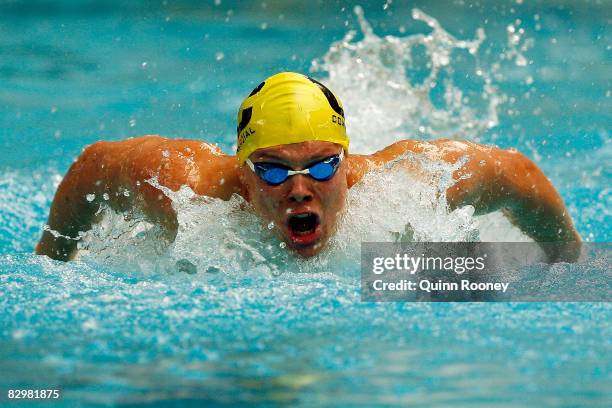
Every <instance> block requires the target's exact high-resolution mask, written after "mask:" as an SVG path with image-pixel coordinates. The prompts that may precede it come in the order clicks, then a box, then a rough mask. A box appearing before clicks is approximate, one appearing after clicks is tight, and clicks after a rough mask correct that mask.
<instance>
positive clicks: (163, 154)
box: [162, 150, 170, 157]
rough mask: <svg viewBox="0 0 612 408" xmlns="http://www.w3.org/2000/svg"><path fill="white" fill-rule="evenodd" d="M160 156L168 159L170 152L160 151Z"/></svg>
mask: <svg viewBox="0 0 612 408" xmlns="http://www.w3.org/2000/svg"><path fill="white" fill-rule="evenodd" d="M162 156H164V157H170V152H169V151H167V150H164V151H162Z"/></svg>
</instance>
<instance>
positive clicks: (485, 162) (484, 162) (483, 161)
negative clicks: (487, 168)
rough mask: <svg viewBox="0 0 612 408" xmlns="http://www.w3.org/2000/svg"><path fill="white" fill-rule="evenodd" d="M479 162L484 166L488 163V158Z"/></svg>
mask: <svg viewBox="0 0 612 408" xmlns="http://www.w3.org/2000/svg"><path fill="white" fill-rule="evenodd" d="M478 164H480V167H484V165H485V164H487V161H486V160H481V161H479V162H478Z"/></svg>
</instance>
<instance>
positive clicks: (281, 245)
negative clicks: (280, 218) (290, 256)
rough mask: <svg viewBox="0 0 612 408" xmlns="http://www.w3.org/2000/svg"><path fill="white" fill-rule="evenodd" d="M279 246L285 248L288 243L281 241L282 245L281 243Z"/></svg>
mask: <svg viewBox="0 0 612 408" xmlns="http://www.w3.org/2000/svg"><path fill="white" fill-rule="evenodd" d="M279 247H281V248H283V249H284V248H287V244H285V243H284V242H281V243H280V245H279Z"/></svg>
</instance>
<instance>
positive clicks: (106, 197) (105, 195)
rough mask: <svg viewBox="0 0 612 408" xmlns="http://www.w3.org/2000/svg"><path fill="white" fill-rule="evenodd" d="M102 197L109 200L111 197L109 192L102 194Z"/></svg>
mask: <svg viewBox="0 0 612 408" xmlns="http://www.w3.org/2000/svg"><path fill="white" fill-rule="evenodd" d="M102 198H103V199H104V201H108V199H109V198H110V197H109V195H108V194H107V193H104V194H102Z"/></svg>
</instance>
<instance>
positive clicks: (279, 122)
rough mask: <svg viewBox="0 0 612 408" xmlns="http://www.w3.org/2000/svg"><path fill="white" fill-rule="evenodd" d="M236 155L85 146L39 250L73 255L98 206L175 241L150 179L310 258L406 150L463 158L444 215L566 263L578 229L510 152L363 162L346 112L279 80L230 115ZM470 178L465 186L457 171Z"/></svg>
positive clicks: (423, 148)
mask: <svg viewBox="0 0 612 408" xmlns="http://www.w3.org/2000/svg"><path fill="white" fill-rule="evenodd" d="M237 122H238V126H237V151H236V155H235V156H234V155H226V154H223V153H222V152H221V151H220V150H219V149H218V148H217V147H216V146H214V145H211V144H208V143H205V142H202V141H196V140H186V139H166V138H163V137H160V136H152V135H149V136H142V137H137V138H132V139H128V140H124V141H117V142H97V143H94V144H92V145H90V146H88V147H87V148H85V149H84V151H83V152H82V154H81V155H80V156H79V158H78V159H77V160H76V161H75V163H74V164H73V165H72V166H71V167H70V169H69V171H68V173H67V174H66V176H65V177H64V179H63V181H62V182H61V184H60V185H59V187H58V189H57V192H56V195H55V198H54V200H53V204H52V205H51V210H50V214H49V220H48V226H49V228H48V229H46V230H45V231H44V232H43V235H42V238H41V240H40V242H39V243H38V245H37V247H36V253H38V254H44V255H48V256H50V257H51V258H55V259H59V260H70V259H73V258H74V256H75V254H76V252H77V251H76V249H77V240H78V236H79V232H80V231H87V230H89V229H90V228H91V227H92V225H93V224H95V222H96V221H97V216H96V212H97V211H98V209H99V206H100V204H101V203H102V202H106V204H107V205H108V206H110V207H111V208H113V209H114V210H116V211H119V212H124V211H129V210H130V209H134V208H137V209H138V210H140V211H141V212H142V213H143V214H144V216H145V217H146V218H147V219H148V220H149V221H150V222H153V223H157V224H159V225H161V226H162V227H163V228H162V229H163V230H164V231H165V233H166V234H167V236H168V238H169V239H171V240H172V239H174V237H175V236H176V233H177V228H178V225H177V218H176V214H175V212H174V210H173V209H172V205H171V201H170V199H169V198H168V197H166V196H165V195H164V194H163V193H162V192H161V191H160V190H158V189H157V188H155V187H153V186H152V185H150V184H149V183H147V182H145V180H148V179H151V178H153V177H157V180H158V182H159V184H160V185H162V186H165V187H167V188H170V189H172V190H174V191H176V190H178V189H179V188H180V187H181V186H183V185H186V186H188V187H189V188H191V189H192V190H193V191H194V192H195V193H196V194H199V195H205V196H209V197H216V198H221V199H224V200H228V199H229V198H230V197H231V196H232V195H233V194H239V195H241V196H242V197H243V198H244V199H245V200H246V201H247V202H248V203H250V205H251V207H252V208H253V210H254V211H255V212H256V213H257V214H258V215H259V216H260V217H261V218H262V220H264V221H265V222H266V223H269V222H274V225H275V226H277V228H276V229H277V231H278V234H279V237H280V239H282V240H283V241H284V242H285V243H286V244H287V247H288V248H290V249H291V250H293V251H294V252H295V253H297V254H299V255H301V256H304V257H310V256H313V255H315V254H317V253H318V252H320V251H321V250H322V249H323V248H324V247H325V244H326V243H327V242H328V240H329V239H330V237H331V236H332V235H333V234H334V232H335V230H336V226H337V222H338V219H339V216H340V215H341V214H342V212H343V210H344V207H345V205H346V196H347V191H348V189H349V188H351V187H352V186H353V185H355V183H357V182H359V180H360V179H361V178H362V177H363V176H364V175H365V174H366V173H367V172H368V171H370V170H373V169H376V168H379V167H380V166H383V165H384V164H385V163H388V162H389V161H391V160H393V159H395V158H397V157H398V156H401V155H403V154H405V153H407V152H414V153H417V154H423V155H425V156H427V157H429V158H431V159H433V160H443V161H446V162H448V163H455V162H457V161H458V160H460V159H462V158H464V157H465V156H467V157H468V158H469V159H468V160H467V161H466V162H465V164H464V165H463V166H462V167H461V168H460V169H458V170H457V171H456V172H455V174H454V176H455V178H456V179H457V180H458V181H457V183H456V184H455V185H453V186H452V187H450V188H449V189H448V191H447V201H448V204H449V207H450V208H451V209H454V208H457V207H461V206H465V205H472V206H473V207H474V208H475V210H476V214H485V213H488V212H492V211H496V210H502V211H503V212H504V213H505V214H506V216H508V217H509V219H510V220H511V221H512V223H514V224H515V225H516V226H518V227H519V228H520V229H521V230H522V231H523V232H525V233H526V234H527V235H528V236H530V237H531V238H532V239H533V240H535V241H536V242H568V243H574V244H573V245H568V247H570V248H574V250H573V251H561V252H562V253H549V254H548V256H549V258H550V259H551V260H566V261H573V260H575V259H576V257H577V255H578V251H579V245H576V243H579V242H580V236H579V235H578V233H577V232H576V230H575V228H574V226H573V224H572V220H571V218H570V216H569V213H568V211H567V209H566V208H565V205H564V204H563V201H562V199H561V197H560V195H559V193H557V191H556V190H555V188H554V187H553V185H552V184H551V182H550V181H549V180H548V179H547V178H546V176H545V175H544V174H543V173H542V171H541V170H540V169H539V168H538V167H537V166H536V165H535V164H533V163H532V162H531V161H530V160H529V159H528V158H527V157H525V156H524V155H522V154H521V153H519V152H518V151H516V150H513V149H510V150H503V149H499V148H497V147H493V146H485V145H479V144H476V143H472V142H468V141H457V140H446V139H445V140H435V141H428V142H424V141H418V140H402V141H399V142H396V143H393V144H392V145H390V146H388V147H386V148H384V149H382V150H380V151H378V152H376V153H373V154H370V155H358V154H350V153H349V139H348V136H347V134H346V128H345V118H344V111H343V108H342V104H341V102H340V100H339V99H338V98H337V97H336V96H335V95H334V93H333V92H332V91H330V90H329V89H328V88H327V87H326V86H325V85H323V84H321V83H319V82H318V81H316V80H314V79H312V78H309V77H307V76H304V75H301V74H297V73H291V72H284V73H280V74H276V75H273V76H271V77H270V78H267V79H266V80H265V81H264V82H262V83H261V84H259V85H258V86H257V87H256V88H255V89H254V90H253V91H252V92H251V93H250V94H249V95H248V96H247V98H246V99H245V100H244V101H243V102H242V105H241V106H240V109H239V111H238V120H237ZM466 174H471V176H470V177H467V178H461V177H460V176H461V175H466Z"/></svg>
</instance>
